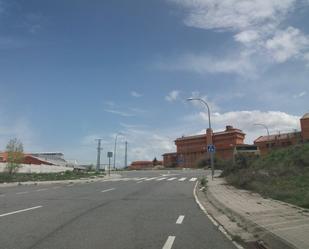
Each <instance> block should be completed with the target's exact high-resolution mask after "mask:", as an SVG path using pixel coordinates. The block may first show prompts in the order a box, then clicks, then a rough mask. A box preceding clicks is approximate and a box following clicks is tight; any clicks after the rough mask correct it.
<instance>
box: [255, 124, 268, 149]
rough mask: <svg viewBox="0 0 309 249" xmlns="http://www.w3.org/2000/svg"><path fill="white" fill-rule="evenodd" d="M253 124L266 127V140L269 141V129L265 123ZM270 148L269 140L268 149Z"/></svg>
mask: <svg viewBox="0 0 309 249" xmlns="http://www.w3.org/2000/svg"><path fill="white" fill-rule="evenodd" d="M253 125H255V126H262V127H264V128H265V129H266V131H267V140H268V142H270V140H269V138H270V136H269V129H268V127H267V125H265V124H260V123H256V124H253ZM270 148H271V142H270V143H269V149H270Z"/></svg>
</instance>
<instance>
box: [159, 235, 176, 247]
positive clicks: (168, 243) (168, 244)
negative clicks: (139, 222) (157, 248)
mask: <svg viewBox="0 0 309 249" xmlns="http://www.w3.org/2000/svg"><path fill="white" fill-rule="evenodd" d="M175 238H176V237H175V236H169V237H168V238H167V241H166V242H165V244H164V246H163V247H162V249H171V248H172V246H173V244H174V241H175Z"/></svg>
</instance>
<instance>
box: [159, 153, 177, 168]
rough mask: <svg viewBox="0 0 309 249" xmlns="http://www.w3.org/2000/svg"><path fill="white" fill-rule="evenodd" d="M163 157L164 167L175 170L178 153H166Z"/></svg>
mask: <svg viewBox="0 0 309 249" xmlns="http://www.w3.org/2000/svg"><path fill="white" fill-rule="evenodd" d="M162 156H163V165H164V167H166V168H175V167H177V153H176V152H173V153H165V154H163V155H162Z"/></svg>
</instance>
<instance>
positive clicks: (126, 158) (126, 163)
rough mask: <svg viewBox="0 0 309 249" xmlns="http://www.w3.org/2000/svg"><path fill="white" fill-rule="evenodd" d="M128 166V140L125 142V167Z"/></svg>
mask: <svg viewBox="0 0 309 249" xmlns="http://www.w3.org/2000/svg"><path fill="white" fill-rule="evenodd" d="M127 166H128V141H126V142H125V154H124V167H125V168H126V167H127Z"/></svg>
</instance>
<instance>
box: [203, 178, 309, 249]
mask: <svg viewBox="0 0 309 249" xmlns="http://www.w3.org/2000/svg"><path fill="white" fill-rule="evenodd" d="M199 196H200V198H203V196H204V197H205V198H206V199H207V201H208V202H209V203H210V204H211V205H212V206H214V207H215V208H216V210H215V211H214V210H211V208H212V207H211V206H210V205H205V208H206V210H207V211H208V212H209V213H210V214H211V215H212V216H213V217H214V219H215V220H216V221H217V222H218V223H220V225H222V226H223V227H224V228H225V229H226V230H227V231H229V230H230V229H231V230H232V232H231V234H232V236H234V237H238V236H239V235H240V236H239V237H240V238H241V239H245V240H246V238H243V236H242V235H244V234H245V233H244V231H247V232H248V233H251V234H252V237H251V238H249V240H252V238H254V240H256V241H263V242H264V243H265V245H267V247H266V248H271V249H295V248H297V249H308V248H309V237H308V234H309V223H308V221H309V213H308V211H307V210H306V209H302V208H300V207H297V206H293V205H291V204H287V203H284V202H281V201H276V200H272V199H265V198H264V197H262V196H261V195H259V194H257V193H252V192H251V191H247V190H240V189H237V188H235V187H233V186H231V185H228V184H227V182H226V181H225V180H224V179H223V178H217V177H216V178H214V180H211V178H210V177H209V178H208V181H207V190H206V191H205V193H200V194H199ZM222 214H225V215H226V216H227V217H228V218H229V219H230V221H232V223H234V225H233V224H232V225H231V223H230V222H228V221H227V220H226V218H225V219H224V218H222ZM222 221H223V222H222ZM245 236H247V235H246V234H245ZM247 239H248V238H247Z"/></svg>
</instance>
